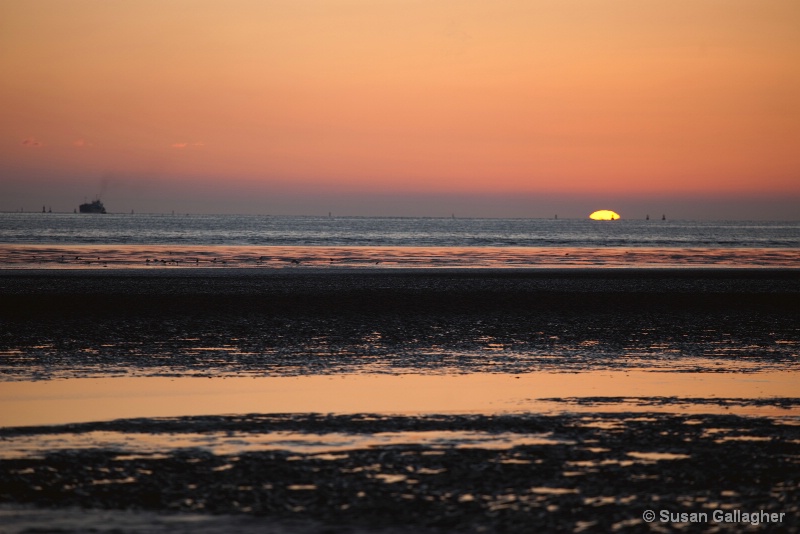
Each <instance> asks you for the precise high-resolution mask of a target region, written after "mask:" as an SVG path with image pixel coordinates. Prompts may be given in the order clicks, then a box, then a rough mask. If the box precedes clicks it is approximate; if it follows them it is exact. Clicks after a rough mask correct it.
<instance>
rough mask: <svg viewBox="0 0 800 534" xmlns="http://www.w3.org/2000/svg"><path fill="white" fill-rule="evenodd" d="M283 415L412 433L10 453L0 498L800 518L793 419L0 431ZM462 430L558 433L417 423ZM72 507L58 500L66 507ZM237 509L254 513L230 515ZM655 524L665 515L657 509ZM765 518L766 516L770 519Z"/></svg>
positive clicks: (785, 523) (612, 521) (139, 507)
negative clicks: (231, 449)
mask: <svg viewBox="0 0 800 534" xmlns="http://www.w3.org/2000/svg"><path fill="white" fill-rule="evenodd" d="M286 430H289V431H292V432H296V433H297V432H299V433H304V432H311V433H315V434H317V435H322V436H324V435H325V434H326V433H329V432H337V433H342V432H345V433H373V434H374V433H379V432H406V433H408V436H409V438H408V439H409V441H408V443H407V444H397V445H394V446H391V447H379V448H375V447H371V448H361V449H356V450H346V451H341V450H337V451H334V452H331V453H298V452H294V451H280V450H277V451H263V452H247V453H240V454H228V455H221V454H220V455H215V454H212V453H210V452H208V451H207V450H204V449H202V448H184V449H180V450H173V451H165V452H164V453H158V454H131V453H129V452H126V451H124V450H109V449H88V450H74V451H71V450H64V451H57V452H52V453H51V454H49V455H45V456H44V457H37V458H22V459H11V460H3V461H1V462H0V480H2V482H0V500H1V501H2V502H5V503H15V504H16V505H17V506H19V505H30V504H33V505H36V506H38V507H57V508H60V509H62V510H67V511H69V510H74V509H75V508H76V507H77V508H80V507H86V508H93V509H110V510H135V511H142V512H182V513H194V514H209V515H201V516H191V517H192V518H193V519H191V523H190V524H189V525H188V526H187V525H186V524H183V525H182V524H181V523H180V521H179V519H175V516H172V517H173V519H172V523H171V526H169V525H170V522H169V521H168V520H167V519H169V517H170V516H166V519H165V516H152V515H142V516H139V517H138V518H136V519H135V520H134V519H133V518H130V517H129V519H128V520H127V521H126V520H124V519H118V522H119V521H121V522H122V524H121V525H120V524H119V523H118V522H117V523H115V524H116V526H117V528H120V529H121V530H123V531H124V530H125V529H127V530H130V531H139V530H141V529H145V530H146V529H156V530H159V531H167V530H168V529H169V530H171V531H175V530H176V529H177V530H181V529H183V530H184V531H187V532H188V531H191V530H192V525H194V528H196V529H197V530H200V527H203V528H204V529H205V528H207V529H210V531H224V530H225V529H224V524H220V519H219V518H215V517H214V516H215V515H220V514H222V515H223V516H225V517H227V519H225V520H226V521H228V522H229V523H231V522H232V521H233V525H231V526H234V525H239V524H240V523H242V524H243V526H242V528H245V527H248V525H249V526H250V527H254V528H256V527H257V526H259V525H260V526H261V527H269V528H270V529H273V531H287V532H350V531H375V532H383V531H384V529H389V528H404V529H408V530H409V531H436V532H529V531H536V532H575V531H582V530H583V529H588V530H589V531H594V532H611V531H616V532H639V531H648V530H649V529H650V526H651V525H649V524H648V523H646V522H644V521H643V519H642V517H643V513H644V512H645V511H646V510H653V511H655V512H656V513H657V514H661V511H662V510H664V511H668V512H671V513H702V512H706V513H707V514H708V516H709V518H708V520H707V521H704V522H703V523H702V524H697V525H693V526H692V528H690V529H689V530H690V531H709V532H714V531H725V532H739V531H743V530H746V529H747V528H751V527H753V525H752V524H748V523H742V522H739V521H736V522H728V523H720V522H717V521H714V520H713V516H712V514H713V513H714V511H715V510H722V511H723V513H724V512H730V511H732V510H740V511H744V512H748V513H750V512H759V513H760V512H761V511H764V512H766V513H769V514H772V513H776V514H780V513H784V514H785V516H783V519H782V521H780V522H775V523H770V524H766V527H767V529H768V530H770V531H785V532H796V531H798V527H800V522H798V519H799V518H798V512H800V495H798V488H797V481H798V480H799V479H800V462H798V453H800V445H799V444H798V443H799V442H800V426H798V425H797V421H796V420H795V421H784V422H781V421H779V420H771V419H767V418H751V417H738V416H733V415H731V416H725V415H716V416H714V415H672V414H649V415H643V414H595V415H586V414H583V415H566V414H565V415H560V416H537V415H513V416H512V415H507V416H494V417H490V416H477V415H476V416H466V415H465V416H427V417H411V416H409V417H399V416H395V417H390V416H363V415H362V416H359V415H354V416H324V415H314V414H312V415H305V416H303V415H284V416H281V415H273V416H256V415H251V416H240V417H196V418H179V419H168V420H159V419H147V420H127V421H115V422H110V423H104V424H83V425H71V426H62V427H41V428H27V429H2V430H0V436H2V438H3V439H12V438H14V437H18V436H20V435H25V436H36V435H41V434H59V433H62V434H64V435H66V434H69V433H83V432H103V431H116V432H123V433H148V434H151V435H156V434H163V433H168V434H170V435H172V436H173V437H174V438H175V439H177V438H179V437H180V436H181V434H183V433H198V432H199V433H203V432H220V431H223V432H228V433H235V434H236V435H237V436H238V437H240V438H241V439H242V440H246V439H247V437H248V435H253V436H255V435H258V434H262V433H266V432H275V431H286ZM454 430H458V431H467V430H468V431H473V432H488V433H498V434H499V433H503V434H504V435H505V436H506V438H505V439H512V441H513V438H508V436H509V435H510V436H512V437H513V435H515V434H519V435H531V434H534V435H541V436H544V437H546V438H547V439H546V440H545V442H544V443H542V444H525V445H514V444H513V443H512V444H511V445H510V446H508V447H503V448H488V449H487V448H480V447H469V446H465V445H463V444H461V445H459V444H457V443H454V444H447V443H439V444H436V445H430V444H429V445H425V446H423V445H419V444H415V443H414V436H415V435H418V434H420V433H430V432H443V431H454ZM322 439H324V437H323V438H322ZM15 510H17V512H18V516H17V517H16V518H15V520H16V521H17V522H19V523H22V524H26V525H30V524H31V521H30V519H29V518H27V516H25V515H24V514H22V517H19V510H23V511H24V510H25V509H24V508H19V507H17V508H15ZM76 513H77V512H74V511H72V512H69V513H67V512H65V513H64V515H62V516H58V514H57V513H56V512H52V515H53V516H54V517H55V518H56V519H57V520H64V521H66V520H67V519H69V518H72V514H76ZM98 514H99V517H104V516H103V515H102V514H100V513H98V512H95V513H94V514H90V515H88V516H84V517H83V524H82V528H84V529H87V530H88V528H87V527H89V526H91V527H92V528H98V527H101V526H102V525H100V522H99V521H97V519H96V518H97V517H98ZM238 514H245V515H247V516H252V519H251V520H248V521H243V520H231V519H230V516H236V515H238ZM59 517H61V519H59ZM79 517H80V516H79ZM124 517H125V516H123V518H124ZM134 517H136V516H134ZM177 517H178V518H180V516H177ZM26 518H27V519H26ZM72 519H74V518H72ZM223 519H224V518H223ZM26 520H27V523H26V522H25V521H26ZM290 520H291V521H295V523H291V525H292V526H291V527H290V526H288V525H290V523H286V521H290ZM184 521H188V520H184ZM302 521H307V522H309V523H307V524H302ZM13 524H14V523H13V522H12V523H9V525H10V526H13ZM653 525H655V526H659V525H660V526H661V527H669V525H665V524H662V523H660V520H659V521H656V523H654V524H653ZM10 526H9V528H10ZM145 527H146V528H145ZM278 527H280V529H283V530H278ZM236 528H239V527H236ZM248 528H249V527H248ZM764 528H765V525H764V524H762V525H761V526H760V527H759V530H763V529H764ZM215 529H217V530H215ZM292 529H298V530H292ZM78 530H80V529H78Z"/></svg>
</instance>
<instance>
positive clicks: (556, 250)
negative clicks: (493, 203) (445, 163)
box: [0, 244, 800, 269]
mask: <svg viewBox="0 0 800 534" xmlns="http://www.w3.org/2000/svg"><path fill="white" fill-rule="evenodd" d="M798 260H800V250H798V249H796V248H786V249H775V248H661V247H638V246H637V247H625V246H618V247H513V246H509V247H493V246H469V247H455V246H451V247H435V246H252V245H241V246H224V245H213V246H210V245H198V246H186V245H16V244H15V245H10V244H4V245H0V267H2V268H5V269H32V268H39V269H83V268H90V269H105V268H108V269H114V268H126V269H127V268H144V269H153V268H172V269H175V268H187V269H191V268H200V267H205V268H231V267H236V268H299V267H313V268H328V269H330V268H338V269H341V268H364V267H369V268H387V267H388V268H391V267H406V268H408V267H417V268H420V267H421V268H436V267H462V268H463V267H484V268H486V267H494V268H503V267H796V266H797V263H798Z"/></svg>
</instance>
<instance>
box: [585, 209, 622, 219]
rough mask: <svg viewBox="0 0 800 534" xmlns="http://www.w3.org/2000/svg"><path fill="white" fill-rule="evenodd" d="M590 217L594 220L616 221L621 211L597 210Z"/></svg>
mask: <svg viewBox="0 0 800 534" xmlns="http://www.w3.org/2000/svg"><path fill="white" fill-rule="evenodd" d="M589 218H590V219H592V220H594V221H616V220H617V219H619V213H617V212H616V211H611V210H597V211H595V212H594V213H592V214H591V215H589Z"/></svg>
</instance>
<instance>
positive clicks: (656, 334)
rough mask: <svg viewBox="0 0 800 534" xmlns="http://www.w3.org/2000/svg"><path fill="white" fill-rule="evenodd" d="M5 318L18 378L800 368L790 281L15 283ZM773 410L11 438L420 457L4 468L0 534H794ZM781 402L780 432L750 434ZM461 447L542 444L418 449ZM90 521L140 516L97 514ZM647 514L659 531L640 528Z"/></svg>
mask: <svg viewBox="0 0 800 534" xmlns="http://www.w3.org/2000/svg"><path fill="white" fill-rule="evenodd" d="M0 296H2V301H0V302H2V304H0V321H2V326H3V329H2V332H0V352H2V354H3V361H2V363H0V367H1V369H2V373H3V375H2V376H3V377H4V378H5V379H6V380H8V379H16V380H19V379H22V380H31V379H43V378H44V379H47V378H53V377H64V376H70V377H83V376H107V375H109V376H110V375H113V374H117V373H120V372H122V373H125V374H153V375H163V374H173V375H183V374H191V373H195V372H202V373H206V374H208V376H230V375H247V374H261V375H269V376H282V375H302V374H320V373H323V374H328V373H345V372H346V373H353V372H358V371H359V369H362V368H363V369H367V370H368V371H369V372H390V373H395V372H406V371H408V370H414V371H416V372H423V373H425V372H440V373H464V372H501V373H517V372H529V371H537V370H543V369H547V370H553V369H560V370H566V371H586V370H591V369H597V368H601V369H628V368H637V367H641V368H646V369H654V368H655V369H659V368H670V369H677V370H682V369H686V370H694V371H698V370H699V371H713V372H739V373H742V376H743V377H748V376H751V374H752V373H753V371H754V370H755V371H757V370H758V369H771V370H780V369H786V370H794V371H796V370H797V368H798V346H800V306H799V305H800V277H798V272H797V271H796V270H694V271H693V270H680V271H674V270H673V271H670V270H663V271H662V270H627V269H626V270H597V271H591V270H576V271H500V270H498V271H486V270H470V271H383V270H381V271H366V270H364V271H344V270H342V271H320V270H300V269H297V270H280V271H267V272H262V271H247V272H241V271H235V270H231V271H213V272H212V271H209V272H198V271H180V270H176V271H140V272H132V271H111V272H96V271H92V272H85V271H81V272H60V271H59V272H0ZM745 364H747V365H745ZM747 373H750V374H747ZM0 387H2V384H0ZM768 388H769V384H765V389H766V392H765V395H764V397H765V398H761V399H752V400H750V401H748V400H747V399H739V400H737V401H735V402H731V401H730V399H728V400H725V399H721V400H715V399H714V398H713V397H714V396H715V393H714V392H713V391H710V392H708V396H707V397H708V398H706V399H704V400H702V402H700V401H697V400H696V401H695V404H700V405H702V404H703V403H708V404H715V403H717V404H719V403H722V404H721V405H723V406H730V407H732V410H731V415H719V414H717V415H713V414H709V413H703V410H702V408H701V409H699V410H697V413H687V412H685V411H684V409H683V408H681V407H679V406H678V405H680V404H681V399H679V398H677V399H669V398H666V399H665V398H660V399H651V400H650V401H649V402H652V403H654V404H659V405H664V404H670V403H674V404H675V405H676V408H675V411H674V412H673V413H656V412H655V411H654V412H641V411H638V412H636V413H613V414H612V413H604V412H603V409H602V406H603V404H604V402H606V401H609V402H610V401H612V400H613V401H614V402H619V399H604V398H584V399H564V401H565V405H567V404H569V403H583V404H590V405H596V406H597V411H596V412H593V413H585V412H584V413H570V411H569V410H568V409H566V410H565V412H564V413H561V414H556V415H542V414H530V413H524V414H509V415H495V414H492V413H491V411H490V410H489V409H488V408H487V412H486V413H485V414H477V415H452V414H451V415H425V416H422V415H405V416H392V415H387V414H371V415H356V414H349V415H347V414H343V415H324V414H306V415H298V414H294V415H278V414H251V415H241V416H228V417H226V416H220V417H191V418H190V417H185V418H172V419H138V420H123V421H114V422H105V423H86V424H80V425H62V426H56V427H27V428H24V427H23V428H19V427H18V428H3V429H0V448H2V447H3V446H4V445H3V444H4V443H5V444H6V447H8V444H9V443H12V442H13V440H17V439H22V438H24V437H25V436H27V437H29V438H31V439H36V438H37V436H38V437H43V436H51V437H52V436H54V435H55V436H64V439H65V440H67V441H68V438H69V436H74V435H77V434H86V435H96V434H91V433H92V432H120V433H123V434H131V433H136V434H142V433H143V434H145V435H149V436H157V435H159V436H160V435H165V434H166V435H168V436H171V437H174V438H175V439H176V440H177V439H179V438H180V436H181V435H182V434H186V433H200V434H208V433H220V432H224V433H230V434H231V435H232V436H235V437H241V439H242V440H243V441H244V442H246V441H247V440H248V437H249V436H250V437H252V436H256V435H258V434H264V433H270V432H279V431H292V432H298V433H311V434H318V435H321V436H323V439H324V436H325V435H333V434H334V433H356V434H372V435H374V434H377V433H383V432H401V433H405V434H404V435H407V436H408V440H407V442H405V443H398V444H394V445H391V446H382V447H363V448H355V449H352V450H346V451H341V450H337V451H332V452H325V453H319V452H314V453H308V452H301V451H297V450H270V451H255V452H242V453H231V454H223V453H216V454H215V453H213V452H210V451H209V450H207V449H204V448H202V447H194V448H192V447H189V448H180V449H169V450H164V451H162V452H160V453H150V454H131V453H130V451H125V450H117V449H114V448H88V449H85V448H84V449H80V450H76V449H70V448H69V447H62V448H57V449H54V450H52V451H50V452H49V453H45V454H43V455H41V456H39V455H37V454H31V455H28V456H24V455H23V456H22V457H16V458H6V459H3V460H0V503H2V504H3V506H4V507H3V508H0V518H3V519H4V520H7V521H4V525H3V526H2V527H0V531H3V529H5V530H7V531H9V532H18V531H24V530H25V529H28V531H31V532H33V531H42V530H41V529H42V528H43V529H44V531H48V529H49V531H53V530H56V529H59V530H57V531H59V532H64V531H67V532H73V531H87V530H90V529H95V530H96V531H98V530H99V531H110V530H111V529H116V531H136V532H142V531H160V532H167V531H170V532H177V531H184V532H189V531H193V530H196V531H206V532H222V531H226V529H227V528H234V529H237V530H241V531H250V532H255V531H275V532H365V531H367V532H387V533H388V532H391V531H396V532H411V531H429V532H545V531H552V532H581V531H591V532H608V531H616V532H638V531H670V530H672V529H674V527H675V525H671V524H666V523H661V522H660V519H659V518H660V514H661V513H662V511H666V512H667V513H669V512H671V513H673V514H678V513H682V512H686V513H702V512H705V513H707V515H708V518H707V521H704V522H701V523H693V524H687V525H685V528H684V531H687V532H694V531H702V532H716V531H724V532H739V531H742V530H746V529H748V528H749V529H752V530H753V531H762V530H768V531H777V532H782V531H785V532H800V522H799V520H800V516H798V514H799V513H800V492H799V491H798V480H800V424H798V420H797V418H796V417H781V416H780V410H781V409H783V408H787V407H792V406H796V405H797V403H798V398H795V397H792V398H782V399H772V400H770V399H768V397H769V393H768V391H769V389H768ZM409 394H413V391H411V392H409ZM796 397H800V395H797V396H796ZM567 401H569V402H567ZM638 402H648V400H647V399H644V400H643V399H639V401H638ZM725 402H729V403H730V404H724V403H725ZM770 402H771V403H773V405H774V406H775V408H776V414H777V415H776V416H770V417H766V416H764V417H748V416H743V415H741V414H737V413H736V407H737V406H741V405H747V404H748V403H755V404H758V403H762V404H763V403H770ZM737 403H738V404H737ZM453 431H459V432H461V431H470V432H483V433H490V434H498V435H499V434H509V435H512V436H513V435H538V436H541V437H542V438H543V439H545V441H546V442H543V443H541V444H537V443H526V444H515V443H514V442H513V440H511V442H509V443H507V444H506V446H502V447H497V448H494V447H470V446H469V445H468V443H465V442H463V441H462V442H459V441H458V440H456V441H455V442H451V443H439V444H431V443H430V442H424V443H423V442H422V440H421V439H419V438H418V436H419V435H420V433H425V432H453ZM415 436H417V437H415ZM29 507H33V508H29ZM83 507H87V508H90V509H94V510H128V511H127V512H122V511H119V512H114V513H111V514H110V515H103V514H104V513H107V512H102V511H101V512H93V513H91V514H90V515H88V516H84V515H82V512H80V510H81V509H82V508H83ZM44 508H47V509H48V511H47V512H46V513H44V517H46V518H48V517H49V518H50V519H49V520H48V519H45V525H44V527H42V526H41V525H38V526H37V524H36V523H35V522H34V521H33V520H32V519H31V515H32V514H33V515H35V514H36V513H37V512H38V511H39V510H40V509H44ZM51 508H52V509H51ZM646 510H653V511H654V512H655V513H656V514H657V519H656V522H654V523H646V522H645V521H644V520H643V513H644V512H645V511H646ZM715 510H723V511H725V512H732V511H734V510H738V511H739V512H746V513H752V512H761V511H762V510H763V511H764V512H765V513H767V514H772V513H775V514H780V513H784V514H786V515H785V516H784V517H783V519H782V521H781V522H774V523H773V522H771V523H767V524H761V525H758V526H754V525H752V523H743V522H741V521H736V522H722V523H720V522H717V521H715V520H714V517H715V516H713V515H712V514H713V513H714V511H715ZM130 511H134V512H135V513H134V514H133V515H127V514H130V513H131V512H130ZM173 513H177V514H192V515H169V514H173ZM164 514H167V515H164ZM770 517H772V516H770ZM103 518H106V519H103ZM76 525H77V526H76ZM226 525H227V526H226ZM37 528H39V529H40V530H35V529H37Z"/></svg>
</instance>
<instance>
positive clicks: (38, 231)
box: [0, 213, 800, 268]
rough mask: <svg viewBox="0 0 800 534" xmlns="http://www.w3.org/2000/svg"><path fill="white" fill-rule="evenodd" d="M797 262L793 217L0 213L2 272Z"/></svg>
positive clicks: (799, 231)
mask: <svg viewBox="0 0 800 534" xmlns="http://www.w3.org/2000/svg"><path fill="white" fill-rule="evenodd" d="M798 265H800V222H763V221H758V222H753V221H672V220H618V221H613V222H602V221H591V220H588V219H459V218H397V217H392V218H388V217H387V218H376V217H270V216H248V215H147V214H141V215H140V214H130V215H127V214H126V215H121V214H108V215H81V214H53V213H48V214H43V213H3V214H0V268H76V267H92V268H97V267H99V266H103V267H107V268H114V267H126V268H129V267H145V268H146V267H153V266H159V267H187V268H188V267H193V266H204V267H208V266H214V267H222V266H226V267H297V266H306V267H337V268H341V267H364V266H375V267H383V268H385V267H518V268H519V267H586V266H595V267H603V266H605V267H623V266H632V267H648V266H655V267H681V266H691V267H698V266H699V267H759V266H760V267H796V266H798Z"/></svg>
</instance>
